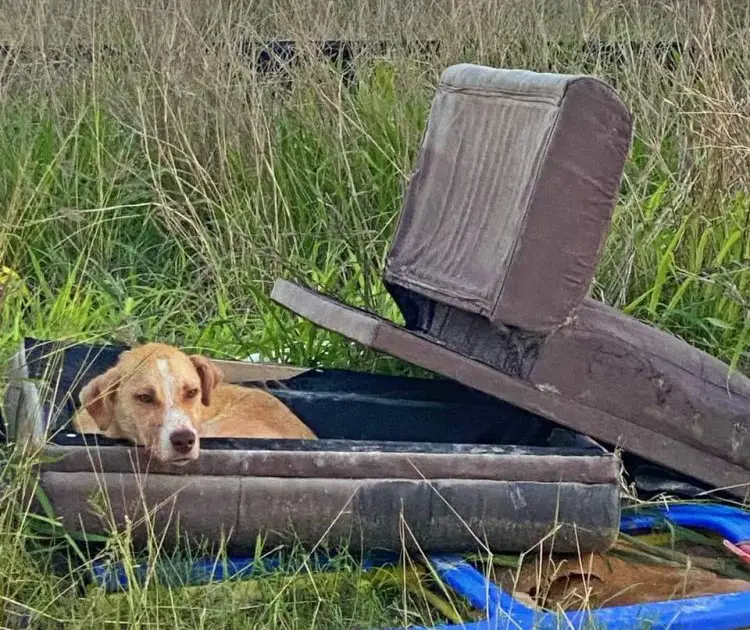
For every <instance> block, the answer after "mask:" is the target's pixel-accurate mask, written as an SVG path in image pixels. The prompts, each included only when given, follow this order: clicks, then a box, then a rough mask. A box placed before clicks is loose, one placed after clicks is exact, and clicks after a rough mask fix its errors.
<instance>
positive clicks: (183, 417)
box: [156, 359, 195, 458]
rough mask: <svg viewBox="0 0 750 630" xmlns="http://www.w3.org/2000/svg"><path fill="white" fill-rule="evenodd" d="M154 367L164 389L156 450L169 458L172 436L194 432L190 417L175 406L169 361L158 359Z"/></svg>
mask: <svg viewBox="0 0 750 630" xmlns="http://www.w3.org/2000/svg"><path fill="white" fill-rule="evenodd" d="M156 367H157V368H158V370H159V373H160V374H161V376H162V383H163V389H164V394H163V395H164V419H163V421H162V426H161V428H160V430H159V437H158V446H157V448H158V449H159V450H160V452H161V453H163V454H164V456H165V458H169V456H170V454H171V453H172V452H173V449H172V444H171V436H172V434H173V433H174V432H176V431H181V430H186V429H187V430H189V431H193V432H195V427H194V426H193V423H192V421H191V418H190V416H188V415H187V414H186V413H185V412H184V411H183V410H182V409H180V407H179V406H178V405H177V404H175V401H176V398H175V396H176V394H177V393H176V392H175V391H174V386H175V378H174V374H173V372H172V370H171V369H170V365H169V360H168V359H158V360H157V361H156ZM177 398H179V396H177Z"/></svg>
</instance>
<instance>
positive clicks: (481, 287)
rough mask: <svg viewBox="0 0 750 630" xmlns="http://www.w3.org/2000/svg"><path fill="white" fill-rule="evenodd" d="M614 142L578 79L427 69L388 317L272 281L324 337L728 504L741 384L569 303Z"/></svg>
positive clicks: (744, 436)
mask: <svg viewBox="0 0 750 630" xmlns="http://www.w3.org/2000/svg"><path fill="white" fill-rule="evenodd" d="M631 136H632V121H631V116H630V114H629V112H628V110H627V108H626V107H625V106H624V104H623V103H622V101H621V100H620V99H619V98H618V96H617V94H615V92H614V91H613V90H612V89H611V88H610V87H608V86H607V85H606V84H604V83H602V82H600V81H598V80H596V79H594V78H591V77H586V76H563V75H557V74H537V73H532V72H526V71H518V70H502V69H494V68H487V67H482V66H476V65H469V64H460V65H456V66H452V67H449V68H448V69H446V70H445V72H444V73H443V75H442V77H441V79H440V82H439V85H438V88H437V93H436V95H435V98H434V101H433V104H432V109H431V112H430V117H429V121H428V125H427V129H426V132H425V134H424V138H423V141H422V146H421V150H420V153H419V157H418V160H417V163H416V167H415V169H414V173H413V177H412V179H411V182H410V184H409V187H408V190H407V192H406V196H405V203H404V207H403V210H402V212H401V216H400V221H399V224H398V228H397V231H396V234H395V237H394V239H393V242H392V247H391V250H390V253H389V255H388V258H387V262H386V267H385V270H384V281H385V285H386V287H387V289H388V291H389V292H390V294H391V295H392V297H393V298H394V300H395V302H396V303H397V305H398V306H399V308H400V310H401V312H402V314H403V317H404V320H405V325H404V326H403V327H402V326H399V325H396V324H395V323H393V322H390V321H387V320H384V319H382V318H380V317H377V316H376V315H373V314H371V313H368V312H365V311H363V310H359V309H355V308H352V307H350V306H347V305H344V304H341V303H339V302H337V301H336V300H335V299H332V298H331V297H328V296H324V295H321V294H318V293H316V292H315V291H312V290H309V289H307V288H304V287H302V286H299V285H297V284H293V283H291V282H288V281H286V280H283V279H280V280H278V281H277V282H276V284H275V286H274V288H273V291H272V297H273V299H275V300H276V301H277V302H278V303H280V304H282V305H284V306H286V307H287V308H289V309H291V310H292V311H294V312H295V313H297V314H299V315H301V316H303V317H305V318H306V319H308V320H310V321H312V322H314V323H315V324H318V325H320V326H322V327H324V328H327V329H330V330H332V331H335V332H337V333H341V334H343V335H345V336H347V337H349V338H350V339H353V340H355V341H357V342H359V343H361V344H364V345H366V346H369V347H371V348H374V349H376V350H380V351H383V352H385V353H388V354H390V355H393V356H396V357H399V358H401V359H404V360H406V361H409V362H411V363H413V364H416V365H419V366H422V367H423V368H426V369H428V370H431V371H432V372H435V373H437V374H440V375H443V376H445V377H448V378H450V379H454V380H456V381H459V382H461V383H464V384H465V385H467V386H470V387H473V388H476V389H478V390H481V391H483V392H486V393H489V394H491V395H493V396H496V397H497V398H499V399H502V400H504V401H507V402H509V403H511V404H513V405H515V406H517V407H520V408H522V409H526V410H528V411H531V412H533V413H535V414H538V415H540V416H543V417H545V418H547V419H550V420H552V421H554V422H555V423H558V424H560V425H563V426H566V427H569V428H571V429H573V430H575V431H578V432H580V433H583V434H586V435H589V436H591V437H593V438H595V439H597V440H601V441H602V442H604V443H606V444H609V445H611V446H619V447H622V448H623V449H624V450H626V451H628V452H631V453H634V454H636V455H638V456H641V457H643V458H645V459H647V460H651V461H653V462H657V463H659V464H662V465H664V466H666V467H668V468H671V469H673V470H676V471H679V472H681V473H683V474H685V475H688V476H689V477H692V478H694V479H696V480H700V481H702V482H705V483H707V484H709V485H711V486H714V487H720V488H724V489H726V490H727V491H728V492H731V493H732V494H734V495H736V496H739V497H745V496H746V495H747V494H748V491H749V490H750V437H749V436H748V433H750V380H749V379H748V378H746V377H745V376H743V375H742V374H740V373H737V372H734V373H732V372H730V370H729V369H728V366H726V365H725V364H724V363H722V362H720V361H718V360H716V359H715V358H713V357H711V356H709V355H708V354H706V353H704V352H701V351H700V350H698V349H696V348H694V347H692V346H690V345H689V344H687V343H685V342H684V341H682V340H680V339H678V338H676V337H674V336H672V335H670V334H667V333H665V332H662V331H659V330H657V329H655V328H652V327H650V326H648V325H646V324H644V323H642V322H640V321H637V320H635V319H633V318H631V317H628V316H626V315H624V314H623V313H621V312H618V311H617V310H615V309H613V308H610V307H609V306H607V305H605V304H603V303H601V302H598V301H595V300H593V299H590V298H588V297H586V296H587V293H588V290H589V287H590V284H591V283H592V281H593V278H594V273H595V270H596V267H597V263H598V261H599V258H600V254H601V251H602V247H603V243H604V241H605V237H606V235H607V233H608V229H609V226H610V221H611V215H612V212H613V209H614V206H615V203H616V199H617V195H618V193H619V189H620V181H621V177H622V171H623V168H624V163H625V160H626V156H627V153H628V151H629V146H630V141H631Z"/></svg>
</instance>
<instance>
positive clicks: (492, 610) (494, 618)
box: [391, 556, 750, 630]
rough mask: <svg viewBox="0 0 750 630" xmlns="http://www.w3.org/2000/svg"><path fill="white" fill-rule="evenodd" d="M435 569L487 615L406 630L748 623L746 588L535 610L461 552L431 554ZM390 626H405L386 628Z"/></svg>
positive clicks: (699, 628) (716, 627) (719, 629)
mask: <svg viewBox="0 0 750 630" xmlns="http://www.w3.org/2000/svg"><path fill="white" fill-rule="evenodd" d="M430 561H431V562H432V563H433V566H434V567H435V569H436V571H437V573H438V574H439V575H440V577H441V578H442V579H443V581H444V582H445V583H446V584H447V585H448V586H450V587H451V588H452V589H453V590H454V591H455V592H456V593H457V594H459V595H462V596H464V597H466V598H467V599H468V600H469V602H470V603H471V604H472V606H474V607H475V608H477V609H479V610H483V611H484V612H485V614H487V618H486V619H484V620H482V621H476V622H473V623H467V624H463V625H456V624H447V625H441V626H434V627H433V628H430V629H427V628H421V627H417V626H412V627H410V629H409V630H459V628H460V629H461V630H505V629H508V630H553V629H554V630H558V629H560V630H584V629H585V630H588V629H602V630H604V629H605V628H606V629H607V630H633V629H634V628H648V629H649V630H667V629H669V630H709V629H710V630H740V629H742V628H747V627H750V592H748V593H730V594H726V595H711V596H706V597H694V598H690V599H681V600H673V601H668V602H655V603H650V604H635V605H631V606H612V607H611V608H599V609H596V610H592V611H580V612H568V613H554V612H539V611H536V610H534V609H532V608H529V607H528V606H524V605H523V604H521V603H520V602H518V601H516V600H515V599H513V598H512V597H511V596H510V595H509V594H508V593H505V592H503V591H502V590H501V589H500V588H498V587H497V585H495V584H493V583H492V582H491V581H489V580H487V579H485V577H484V576H483V575H482V574H481V573H480V572H479V571H477V569H475V568H474V567H473V566H471V565H470V564H468V563H467V562H465V561H464V560H463V559H462V558H461V557H458V556H456V557H453V556H443V557H432V558H431V559H430ZM391 630H404V629H402V628H399V629H395V628H394V629H391Z"/></svg>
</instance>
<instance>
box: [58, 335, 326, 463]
mask: <svg viewBox="0 0 750 630" xmlns="http://www.w3.org/2000/svg"><path fill="white" fill-rule="evenodd" d="M223 377H224V375H223V373H222V371H221V369H220V368H219V367H218V366H217V365H216V364H214V363H213V362H212V361H210V360H209V359H207V358H206V357H204V356H201V355H190V356H188V355H186V354H185V353H183V352H182V351H180V350H178V349H177V348H174V347H172V346H168V345H165V344H158V343H149V344H145V345H143V346H140V347H138V348H135V349H132V350H127V351H125V352H123V353H122V354H121V355H120V357H119V358H118V361H117V363H116V364H115V366H114V367H112V368H110V369H109V370H107V371H106V372H104V373H103V374H101V375H99V376H97V377H96V378H94V379H92V380H91V381H90V382H89V383H87V384H86V385H85V387H83V389H82V390H81V393H80V395H79V400H80V403H81V407H82V408H81V410H80V411H79V412H78V413H77V414H76V416H75V418H74V420H73V426H74V428H75V429H76V431H78V432H79V433H97V434H101V435H104V436H106V437H110V438H119V439H126V440H130V441H131V442H134V443H135V444H136V445H139V446H143V447H145V449H146V450H147V451H148V452H149V453H150V454H151V455H152V456H153V457H155V458H156V459H157V460H159V461H161V462H165V463H166V462H169V463H172V464H176V465H184V464H187V463H188V462H190V461H193V460H195V459H197V458H198V456H199V454H200V439H201V437H234V438H278V439H305V440H314V439H317V438H316V436H315V434H314V433H313V432H312V431H311V430H310V428H309V427H308V426H307V425H305V424H304V423H303V422H302V421H301V420H300V419H299V418H297V416H295V415H294V414H293V413H292V412H291V411H290V410H289V408H288V407H287V406H286V405H284V404H283V403H282V402H281V401H280V400H278V399H277V398H275V397H274V396H272V395H271V394H269V393H268V392H266V391H263V390H262V389H257V388H248V387H242V386H239V385H231V384H226V383H222V379H223Z"/></svg>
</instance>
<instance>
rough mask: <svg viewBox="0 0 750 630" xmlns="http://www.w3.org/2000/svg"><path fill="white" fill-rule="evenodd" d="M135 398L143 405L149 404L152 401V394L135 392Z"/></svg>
mask: <svg viewBox="0 0 750 630" xmlns="http://www.w3.org/2000/svg"><path fill="white" fill-rule="evenodd" d="M135 398H136V400H137V401H139V402H142V403H143V404H145V405H150V404H151V403H152V402H154V396H153V394H137V395H136V397H135Z"/></svg>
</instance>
